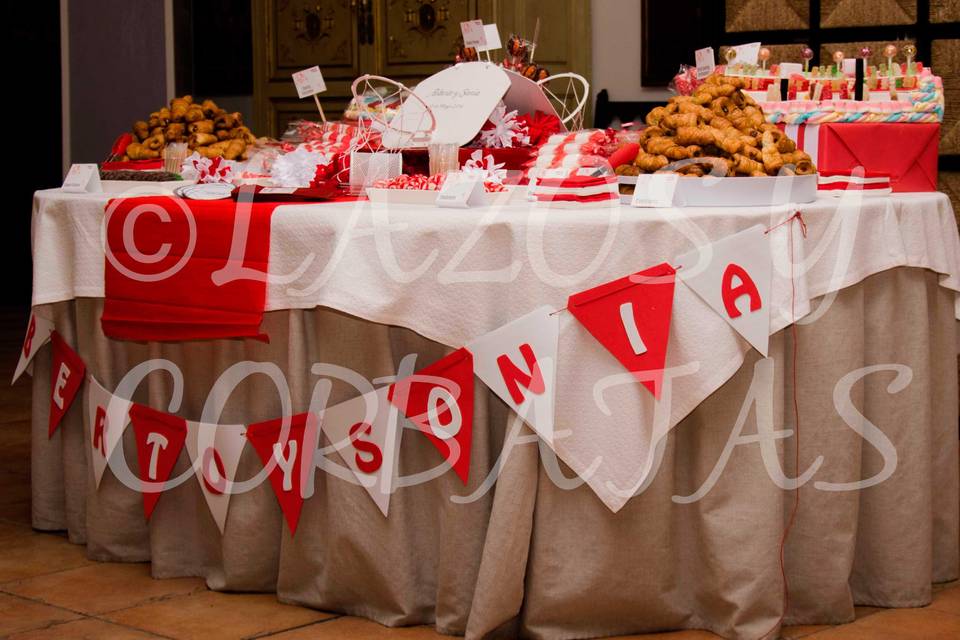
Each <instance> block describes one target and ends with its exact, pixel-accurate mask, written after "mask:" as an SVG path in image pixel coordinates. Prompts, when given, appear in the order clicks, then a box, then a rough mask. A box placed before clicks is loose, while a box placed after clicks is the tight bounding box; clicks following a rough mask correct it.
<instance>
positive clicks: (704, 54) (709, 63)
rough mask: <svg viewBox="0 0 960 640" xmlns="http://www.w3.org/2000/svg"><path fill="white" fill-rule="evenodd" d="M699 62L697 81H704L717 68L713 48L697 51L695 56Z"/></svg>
mask: <svg viewBox="0 0 960 640" xmlns="http://www.w3.org/2000/svg"><path fill="white" fill-rule="evenodd" d="M693 55H694V56H695V57H696V60H697V79H698V80H703V79H704V78H706V77H707V76H709V75H710V74H711V73H713V70H714V69H715V68H716V66H717V63H716V57H715V56H714V55H713V47H707V48H705V49H697V50H696V51H695V52H694V54H693Z"/></svg>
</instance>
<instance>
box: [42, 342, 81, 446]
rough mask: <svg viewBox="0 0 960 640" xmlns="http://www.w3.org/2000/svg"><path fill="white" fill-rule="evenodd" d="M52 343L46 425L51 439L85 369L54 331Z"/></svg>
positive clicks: (77, 357)
mask: <svg viewBox="0 0 960 640" xmlns="http://www.w3.org/2000/svg"><path fill="white" fill-rule="evenodd" d="M50 339H51V341H52V342H53V358H52V361H51V363H50V420H49V422H48V424H47V437H48V438H52V437H53V433H54V431H56V430H57V426H59V424H60V421H61V420H63V416H64V414H66V413H67V409H69V408H70V405H71V404H73V399H74V398H75V397H76V396H77V391H79V390H80V385H81V384H83V376H84V374H85V373H86V370H87V367H86V365H85V364H83V360H81V359H80V356H78V355H77V353H76V352H75V351H74V350H73V349H71V348H70V345H68V344H67V342H66V341H65V340H64V339H63V338H61V337H60V334H59V333H57V332H56V331H54V332H53V333H52V334H50Z"/></svg>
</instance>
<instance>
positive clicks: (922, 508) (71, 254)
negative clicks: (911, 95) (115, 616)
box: [17, 34, 960, 639]
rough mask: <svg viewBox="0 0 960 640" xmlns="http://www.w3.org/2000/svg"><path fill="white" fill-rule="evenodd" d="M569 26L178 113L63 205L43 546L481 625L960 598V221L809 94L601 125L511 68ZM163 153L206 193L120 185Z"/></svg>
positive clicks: (764, 627) (590, 626) (716, 82)
mask: <svg viewBox="0 0 960 640" xmlns="http://www.w3.org/2000/svg"><path fill="white" fill-rule="evenodd" d="M537 37H539V34H535V36H534V40H533V41H532V42H530V43H527V42H526V41H524V40H522V39H521V38H517V42H514V39H513V38H511V39H510V41H509V43H508V47H507V51H508V56H513V57H514V58H515V60H516V61H515V62H512V63H511V62H510V61H509V60H508V62H507V63H506V64H505V65H497V64H493V63H492V62H481V61H475V62H461V63H460V64H458V65H456V66H454V67H451V68H450V69H448V70H445V71H444V72H441V73H440V74H437V75H436V76H434V77H431V78H428V79H426V80H424V81H423V82H421V83H420V84H419V85H417V86H415V87H408V86H406V85H405V84H403V83H400V82H397V81H394V80H390V79H386V78H381V79H377V80H376V82H373V81H372V80H371V78H372V77H370V76H363V77H361V78H359V79H358V81H357V82H355V83H354V94H355V95H354V100H353V103H352V105H351V107H350V109H348V113H349V115H350V117H349V118H348V119H346V120H344V121H342V122H323V123H312V122H306V121H300V122H296V123H293V124H292V125H291V127H290V129H289V130H288V131H287V132H286V133H285V135H284V136H283V138H282V139H281V140H266V139H253V138H252V134H251V133H250V132H249V130H248V129H246V128H245V127H244V126H243V125H242V124H241V120H240V119H239V116H237V115H236V114H226V113H223V112H220V111H219V110H218V108H217V107H216V105H214V104H213V103H209V104H208V102H209V101H208V102H201V103H200V104H196V103H195V102H193V101H192V100H188V99H187V98H188V97H185V98H181V99H177V100H174V101H173V103H171V106H170V107H169V108H167V109H166V110H160V111H158V112H157V113H155V114H151V120H150V121H144V124H146V130H144V128H143V127H141V126H140V125H139V123H138V125H136V126H135V131H134V134H133V135H132V136H131V138H133V137H134V136H135V137H136V139H135V140H134V139H131V140H127V141H126V142H127V144H126V147H125V149H124V150H123V151H122V152H119V151H118V149H117V148H115V149H114V151H115V152H116V155H117V156H118V158H119V159H122V158H124V157H125V158H126V159H127V160H129V162H131V163H133V164H132V166H124V167H121V168H122V170H123V171H124V173H116V172H115V171H116V170H115V169H111V168H109V167H103V168H102V169H104V172H103V174H102V175H103V178H104V179H103V180H102V181H96V180H79V179H77V180H75V182H77V184H72V183H71V184H66V185H65V186H66V187H68V188H60V189H47V190H42V191H38V192H37V193H36V195H35V199H34V209H33V235H32V241H33V257H34V264H35V266H36V267H35V273H34V283H33V313H32V314H31V317H30V320H29V324H28V329H27V334H26V338H25V341H24V346H23V350H22V352H21V354H20V362H19V363H18V367H17V375H18V376H19V375H21V374H23V373H24V372H27V371H30V370H32V375H33V376H34V377H33V393H34V410H33V417H32V420H33V432H32V433H33V435H32V450H31V456H32V468H33V525H34V526H35V527H36V528H38V529H66V530H67V531H68V533H69V535H70V538H71V540H72V541H74V542H77V543H80V544H86V545H87V553H88V555H89V556H90V557H91V558H93V559H96V560H103V561H149V562H150V563H151V570H152V572H153V575H154V576H156V577H158V578H165V577H174V576H188V575H189V576H196V575H202V576H204V577H205V578H206V580H207V584H208V585H209V586H210V588H212V589H217V590H224V591H259V592H269V593H273V592H275V593H276V594H277V596H278V598H280V599H281V600H283V601H284V602H289V603H296V604H302V605H305V606H310V607H316V608H319V609H323V610H328V611H336V612H343V613H349V614H352V615H360V616H364V617H367V618H370V619H373V620H376V621H378V622H380V623H382V624H385V625H390V626H402V625H415V624H428V625H434V626H435V627H436V629H437V630H438V631H439V632H441V633H447V634H454V635H465V636H466V637H468V638H471V639H473V638H478V639H479V638H492V637H598V636H611V635H623V634H630V633H638V632H651V631H662V630H664V629H681V628H690V629H709V630H712V631H714V632H716V633H719V634H721V635H723V636H725V637H730V638H738V639H739V638H761V637H774V636H776V634H777V632H778V630H779V628H780V627H781V626H783V625H786V624H823V623H835V622H840V621H844V620H849V619H851V618H852V617H853V615H854V606H855V605H860V604H863V605H870V606H885V607H902V606H918V605H923V604H927V603H929V602H930V600H931V597H932V595H931V583H932V582H939V581H946V580H954V579H957V578H958V577H960V549H958V547H957V540H958V536H960V486H958V477H960V470H958V460H957V456H956V425H957V421H958V413H957V403H956V402H943V399H944V398H955V397H956V393H957V384H958V380H957V369H956V354H957V351H958V350H957V326H958V325H957V321H958V320H960V236H958V233H957V226H956V222H955V219H954V216H953V212H952V210H951V207H950V203H949V200H948V198H947V197H946V196H945V195H944V194H942V193H936V192H934V190H932V189H927V190H925V191H922V192H918V193H891V192H890V191H891V190H892V191H897V190H898V189H897V187H896V186H894V185H896V184H899V185H900V189H899V190H900V191H902V190H903V188H904V186H905V184H906V183H905V181H904V179H903V178H902V177H899V178H894V177H891V176H890V174H889V173H887V174H883V173H880V174H874V173H873V172H864V171H863V170H862V169H860V170H857V171H847V172H846V173H844V172H838V171H829V172H828V171H825V170H824V169H823V163H824V161H825V158H824V153H825V149H823V148H821V149H820V159H819V160H818V159H817V157H816V156H815V154H814V153H812V152H811V150H810V149H809V147H808V146H807V145H805V144H802V143H801V142H798V141H797V139H796V138H795V137H794V135H792V134H795V133H796V132H793V131H791V130H790V129H789V127H791V126H794V124H791V123H784V122H777V121H775V120H776V119H777V118H779V116H777V117H775V118H771V114H772V113H779V111H777V109H778V108H779V107H778V106H777V105H776V104H774V103H776V102H778V101H775V100H764V99H762V97H758V96H757V95H756V92H758V91H759V92H764V91H766V92H767V93H769V94H770V96H771V97H772V90H771V88H770V87H777V88H779V89H782V90H784V91H785V94H784V95H783V96H782V97H783V100H781V101H779V102H783V101H786V102H791V98H790V87H791V85H790V82H786V83H785V84H784V83H781V84H777V83H776V82H773V81H771V83H770V86H768V87H761V86H760V85H759V84H758V81H757V80H756V79H755V78H754V75H755V76H756V78H763V77H767V76H769V74H773V73H779V69H778V70H776V71H774V69H770V70H767V69H766V68H765V67H764V68H762V69H757V70H756V71H754V70H752V69H747V68H743V67H736V68H735V67H734V64H732V63H731V64H730V65H728V66H727V67H726V68H721V69H719V70H718V71H717V72H716V73H715V74H712V75H710V76H709V77H706V78H704V79H703V80H702V81H698V82H697V83H696V86H694V87H691V91H690V92H689V95H678V96H675V97H673V98H671V99H670V100H669V101H668V102H667V103H666V104H664V105H662V106H658V107H656V108H654V109H652V110H651V111H650V113H649V114H648V115H647V117H646V121H645V123H644V126H643V128H641V129H639V130H633V129H629V128H628V129H625V130H613V129H607V130H597V129H594V130H590V129H588V130H572V131H571V130H568V125H569V124H570V123H571V122H573V121H574V120H571V119H570V118H568V117H567V115H568V114H567V115H565V114H564V113H563V112H561V111H558V109H557V108H555V106H554V105H553V104H552V102H551V98H550V96H548V95H547V92H545V91H544V89H543V85H540V84H538V83H537V82H533V81H532V80H530V79H529V78H528V77H524V76H525V75H531V74H532V75H533V76H537V75H539V74H540V73H541V71H542V70H541V71H534V72H531V74H527V68H526V66H524V68H523V69H521V70H522V71H523V73H522V74H517V73H516V72H515V71H514V70H513V69H510V68H507V67H510V66H511V65H514V66H515V65H516V64H517V61H518V62H519V63H520V64H521V65H532V64H534V63H533V59H534V53H535V46H534V45H533V43H535V42H536V39H537ZM524 47H526V49H525V48H524ZM462 53H464V54H466V53H467V52H466V51H464V52H462ZM861 66H862V65H861ZM838 67H840V68H842V64H841V63H838ZM859 68H860V67H859V66H858V67H857V68H856V69H855V70H854V71H855V78H860V73H859V71H857V69H859ZM907 70H908V71H909V73H908V74H906V75H905V76H904V77H903V78H900V77H899V76H898V75H897V74H896V73H894V74H893V75H892V76H891V75H890V74H889V73H888V71H889V69H888V68H887V67H885V68H884V70H883V73H880V72H879V71H877V72H876V73H873V72H871V71H870V70H868V69H867V70H864V72H863V79H864V85H865V86H866V87H867V89H868V90H870V91H873V89H872V88H871V78H873V79H875V80H876V83H875V84H876V91H877V92H879V91H882V90H884V89H882V87H883V86H885V85H884V78H886V79H887V80H886V82H887V83H888V85H889V82H891V80H890V78H891V77H892V78H893V80H892V82H893V84H894V85H897V86H895V87H893V88H894V89H896V90H897V94H898V96H903V95H906V94H905V93H904V91H907V90H911V89H910V88H911V87H914V86H916V87H925V86H927V85H926V84H925V83H926V81H927V80H928V78H927V76H925V75H924V74H923V73H922V69H919V68H913V67H909V66H908V68H907ZM543 73H546V72H545V71H543ZM799 73H800V75H801V76H802V77H803V78H804V80H810V78H812V76H813V74H814V71H811V70H810V69H807V70H806V71H801V72H799ZM751 74H753V75H751ZM764 74H767V76H765V75H764ZM816 74H817V77H818V80H817V82H819V83H821V84H823V82H822V80H823V75H822V74H821V73H820V71H819V70H817V72H816ZM769 77H771V78H772V76H769ZM476 78H484V79H486V80H489V83H488V84H484V83H479V84H478V83H475V82H472V80H473V79H476ZM547 79H548V80H549V77H548V78H547ZM768 79H769V78H768ZM798 82H799V81H798ZM810 82H813V81H812V80H810ZM829 82H831V83H832V82H833V78H832V77H831V78H830V80H829ZM377 83H379V84H378V85H377V86H380V87H383V88H385V90H378V89H376V88H375V87H374V84H377ZM898 83H899V84H898ZM841 84H842V83H841ZM803 86H804V85H803V84H802V83H801V84H798V88H799V90H800V91H809V87H807V88H802V87H803ZM902 87H903V88H902ZM831 89H832V86H831ZM916 90H917V91H920V89H916ZM821 91H822V90H821ZM841 91H842V88H841ZM820 99H821V101H822V95H821V96H820ZM913 104H918V103H917V102H915V103H913ZM581 106H582V105H581ZM817 107H818V108H821V107H822V104H821V103H820V102H818V104H817ZM167 111H169V113H167ZM783 113H787V111H783ZM791 113H796V112H791ZM898 113H899V112H898ZM922 113H926V112H922ZM198 115H199V117H198ZM424 116H425V117H424ZM200 122H205V123H208V124H203V125H197V126H195V127H194V129H193V130H191V129H190V126H191V125H195V124H196V123H200ZM412 122H416V123H418V124H416V125H414V124H411V123H412ZM161 123H162V124H161ZM218 123H219V124H218ZM179 124H183V125H184V127H183V131H181V130H180V129H179V128H177V127H175V126H174V125H179ZM845 124H846V123H845ZM926 124H928V125H929V124H931V123H926ZM151 125H155V126H151ZM821 126H824V127H826V126H834V123H829V124H823V125H821ZM837 126H839V125H837ZM849 126H856V127H863V126H864V125H863V124H850V125H849ZM907 126H914V127H917V126H925V125H922V124H909V125H907ZM932 126H936V125H935V124H932ZM784 127H787V129H786V130H784ZM161 128H162V131H154V130H156V129H161ZM206 129H209V130H210V131H206ZM168 132H169V134H170V138H169V139H168V138H167V134H168ZM141 133H144V134H145V135H144V136H141ZM158 136H160V137H162V138H163V145H176V144H183V145H185V146H186V147H187V150H188V151H191V152H192V153H191V154H190V155H189V156H188V157H186V158H183V159H182V161H181V163H180V166H179V171H178V172H177V173H176V175H174V174H172V173H163V172H159V171H143V172H141V173H142V176H141V177H142V178H143V179H142V180H134V181H131V180H119V179H118V180H112V179H108V178H128V177H130V176H131V173H130V172H131V171H132V170H134V169H138V168H140V169H142V168H143V167H142V165H137V164H136V160H135V159H134V157H135V156H137V157H139V156H140V154H142V153H143V150H144V149H145V148H149V147H152V146H157V145H158V144H160V143H158V142H157V140H160V137H158ZM205 136H213V138H214V139H215V140H216V141H214V140H208V139H207V137H205ZM221 143H226V144H221ZM235 143H236V145H239V144H240V143H243V144H244V145H245V146H244V149H243V150H242V151H239V152H237V149H238V148H239V147H238V146H234V147H231V145H232V144H235ZM133 145H137V146H133ZM217 145H219V146H217ZM131 146H133V149H132V151H133V153H132V154H131V153H130V147H131ZM158 149H159V148H157V149H152V148H151V149H149V150H150V151H151V152H158ZM228 149H229V150H230V152H229V154H228ZM437 149H442V150H443V152H444V154H445V155H444V158H445V162H444V163H438V162H434V163H431V162H430V154H431V153H438V151H437ZM450 151H453V152H455V153H448V152H450ZM156 159H157V156H153V155H152V153H151V156H150V157H149V158H148V160H156ZM434 159H436V157H435V158H434ZM448 162H449V164H450V165H451V167H446V166H445V165H447V164H448ZM441 165H444V168H442V169H437V167H440V166H441ZM84 167H85V166H84V165H78V166H77V168H76V171H73V172H71V174H69V175H68V182H69V180H70V175H73V176H74V178H76V176H77V175H80V176H87V173H88V172H89V171H91V170H92V171H93V172H94V174H95V173H96V167H92V168H91V167H89V166H87V167H86V168H84ZM431 167H432V168H434V171H431ZM451 169H453V170H451ZM132 175H133V176H134V177H136V175H137V174H135V173H134V174H132ZM164 178H180V179H177V180H164ZM818 180H819V181H820V182H821V183H822V187H823V188H822V189H821V190H820V191H818V190H817V188H816V187H817V183H818ZM868 192H874V195H872V196H870V197H868ZM810 566H814V567H817V568H818V569H817V571H815V572H811V571H810V570H809V567H810ZM585 593H589V594H590V597H589V598H585V597H584V594H585ZM598 603H602V605H598Z"/></svg>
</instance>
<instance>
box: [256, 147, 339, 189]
mask: <svg viewBox="0 0 960 640" xmlns="http://www.w3.org/2000/svg"><path fill="white" fill-rule="evenodd" d="M332 161H333V158H332V156H330V155H328V154H325V153H320V152H317V151H310V150H309V148H308V147H306V146H304V145H300V146H298V147H297V148H296V149H294V150H293V151H291V152H290V153H287V154H284V155H282V156H279V157H278V158H277V159H276V160H275V161H274V162H273V166H272V167H271V168H270V179H271V180H272V181H273V184H274V186H277V187H309V186H310V183H311V182H313V179H314V177H315V176H316V175H317V167H318V166H320V165H327V164H330V163H331V162H332Z"/></svg>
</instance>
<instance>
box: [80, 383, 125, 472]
mask: <svg viewBox="0 0 960 640" xmlns="http://www.w3.org/2000/svg"><path fill="white" fill-rule="evenodd" d="M132 406H133V403H132V402H130V401H129V400H124V399H123V398H121V397H119V396H115V395H113V394H112V393H110V392H109V391H107V390H106V389H104V388H103V387H102V386H100V383H99V382H97V381H96V379H94V377H93V376H87V442H88V443H89V444H90V449H91V452H90V458H91V460H92V461H93V477H94V479H95V480H96V483H97V488H98V489H99V488H100V480H101V479H102V478H103V472H104V471H105V470H106V468H107V465H108V464H109V462H110V456H112V455H113V451H114V450H115V449H116V448H117V445H118V444H119V443H120V440H121V438H123V432H124V430H126V428H127V425H128V424H130V407H132Z"/></svg>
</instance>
